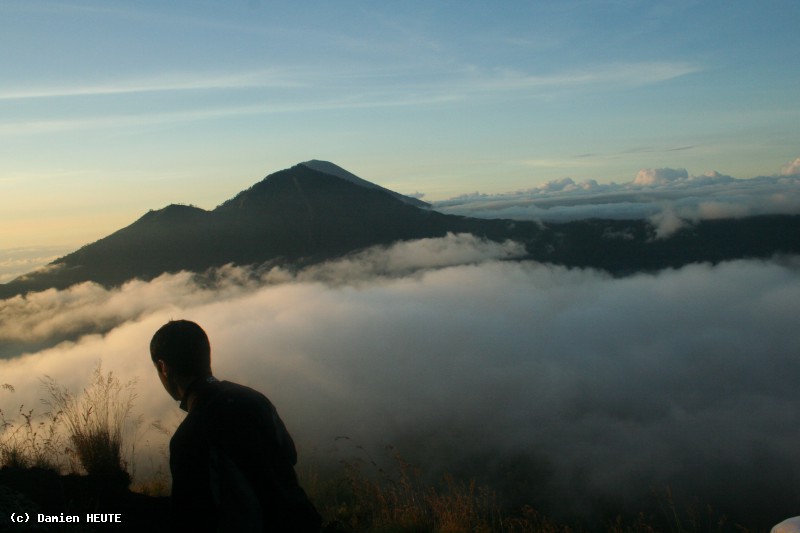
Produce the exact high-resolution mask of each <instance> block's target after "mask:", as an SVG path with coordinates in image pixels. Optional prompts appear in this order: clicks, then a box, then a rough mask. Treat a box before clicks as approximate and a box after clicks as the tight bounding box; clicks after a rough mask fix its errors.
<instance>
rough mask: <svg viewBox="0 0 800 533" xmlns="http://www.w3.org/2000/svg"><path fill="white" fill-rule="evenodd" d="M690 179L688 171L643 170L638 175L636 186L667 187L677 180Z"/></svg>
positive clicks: (672, 169)
mask: <svg viewBox="0 0 800 533" xmlns="http://www.w3.org/2000/svg"><path fill="white" fill-rule="evenodd" d="M685 179H689V173H688V172H686V169H684V168H681V169H674V168H643V169H641V170H640V171H639V173H638V174H636V179H634V180H633V184H634V185H666V184H669V183H673V182H675V181H677V180H685Z"/></svg>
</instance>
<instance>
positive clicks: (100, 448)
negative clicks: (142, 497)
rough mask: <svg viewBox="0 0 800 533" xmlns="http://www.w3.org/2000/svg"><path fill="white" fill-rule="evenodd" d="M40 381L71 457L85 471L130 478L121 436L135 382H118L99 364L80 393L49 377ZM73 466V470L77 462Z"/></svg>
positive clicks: (123, 432)
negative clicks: (58, 418)
mask: <svg viewBox="0 0 800 533" xmlns="http://www.w3.org/2000/svg"><path fill="white" fill-rule="evenodd" d="M43 383H44V387H45V390H46V391H47V394H48V399H46V400H45V403H46V404H47V405H49V406H50V407H51V409H52V410H54V411H58V412H60V413H61V419H62V421H63V424H64V426H65V427H66V430H67V434H68V436H69V441H70V444H71V446H70V448H69V453H70V457H71V458H73V459H76V460H77V463H78V464H79V465H80V466H81V467H82V468H83V470H84V471H85V472H86V473H87V474H90V475H103V476H121V475H124V476H128V477H129V475H128V471H127V467H128V463H127V461H125V457H124V455H125V454H124V449H123V439H124V435H125V432H126V424H127V422H129V421H130V417H131V411H132V409H133V401H134V399H135V398H136V394H135V392H134V382H133V381H129V382H127V383H121V382H120V381H119V379H117V377H116V376H114V375H113V373H111V372H109V373H108V374H104V373H103V371H102V368H101V366H100V365H98V366H97V367H96V368H95V370H94V372H93V374H92V379H91V382H90V384H89V386H88V387H86V388H85V389H84V390H83V393H82V394H81V395H79V396H76V395H74V394H72V393H71V392H70V391H69V390H67V389H66V388H64V387H62V386H60V385H59V384H58V383H56V381H55V380H53V379H52V378H50V377H46V378H45V379H44V381H43ZM73 462H74V461H73ZM72 466H73V469H75V468H74V467H75V466H77V465H75V464H73V465H72Z"/></svg>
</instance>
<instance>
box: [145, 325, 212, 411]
mask: <svg viewBox="0 0 800 533" xmlns="http://www.w3.org/2000/svg"><path fill="white" fill-rule="evenodd" d="M150 357H151V358H152V359H153V364H155V365H156V369H157V370H158V373H159V376H160V377H161V381H162V383H163V384H164V388H165V389H167V392H169V393H170V395H172V397H173V398H175V399H180V396H181V394H182V393H181V392H179V387H180V388H183V387H184V386H185V383H187V382H188V381H189V380H190V379H192V378H203V377H207V376H210V375H211V345H210V344H209V342H208V336H207V335H206V332H205V331H203V328H201V327H200V326H198V325H197V324H195V323H194V322H191V321H189V320H171V321H169V322H167V323H166V324H164V325H163V326H161V328H159V330H158V331H156V333H155V335H153V339H152V340H151V341H150Z"/></svg>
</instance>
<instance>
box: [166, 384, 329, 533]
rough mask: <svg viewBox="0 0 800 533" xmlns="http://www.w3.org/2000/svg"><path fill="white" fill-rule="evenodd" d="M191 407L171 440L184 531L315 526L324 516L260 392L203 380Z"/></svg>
mask: <svg viewBox="0 0 800 533" xmlns="http://www.w3.org/2000/svg"><path fill="white" fill-rule="evenodd" d="M190 394H192V395H195V399H194V401H193V403H192V409H191V411H190V412H189V414H188V415H187V416H186V418H185V419H184V421H183V422H182V423H181V425H180V426H179V427H178V429H177V431H176V432H175V435H173V437H172V440H171V441H170V470H171V472H172V501H173V509H174V513H175V522H176V524H175V525H176V529H177V530H179V531H236V532H250V531H254V532H262V531H271V532H282V531H287V532H288V531H291V532H298V533H299V532H306V531H308V532H311V531H319V529H320V517H319V514H318V513H317V512H316V510H315V509H314V506H313V505H312V504H311V502H310V501H309V500H308V497H307V496H306V494H305V492H304V491H303V489H302V488H301V487H300V486H299V484H298V482H297V475H296V474H295V471H294V465H295V463H296V462H297V452H296V451H295V447H294V442H293V441H292V438H291V437H290V436H289V433H288V432H287V431H286V427H285V426H284V425H283V422H282V421H281V419H280V417H279V416H278V413H277V412H276V410H275V407H274V406H273V405H272V403H271V402H270V401H269V400H268V399H267V398H266V397H265V396H264V395H263V394H261V393H260V392H257V391H255V390H253V389H250V388H248V387H245V386H242V385H237V384H235V383H230V382H227V381H217V380H215V379H214V378H209V379H207V380H198V381H197V382H195V383H194V384H192V386H191V387H190V389H189V390H188V391H187V394H186V395H185V396H186V397H188V396H189V395H190Z"/></svg>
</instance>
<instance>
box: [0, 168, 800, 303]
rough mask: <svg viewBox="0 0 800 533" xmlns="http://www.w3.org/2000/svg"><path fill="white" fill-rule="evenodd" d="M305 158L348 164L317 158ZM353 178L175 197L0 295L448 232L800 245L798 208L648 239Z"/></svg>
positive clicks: (595, 251)
mask: <svg viewBox="0 0 800 533" xmlns="http://www.w3.org/2000/svg"><path fill="white" fill-rule="evenodd" d="M312 161H315V160H312ZM312 166H316V167H317V168H333V167H335V168H333V171H336V170H335V169H340V171H341V172H340V171H336V172H338V173H340V174H342V173H345V172H347V171H345V170H344V169H341V167H337V166H335V165H333V164H332V163H327V162H317V163H315V164H313V165H312ZM347 174H348V175H349V173H347ZM353 176H354V175H353ZM356 178H357V179H356V180H353V179H348V177H347V175H345V176H344V177H340V176H336V175H333V174H328V173H325V172H321V171H319V170H315V169H314V168H311V166H309V165H308V164H307V163H300V164H297V165H295V166H293V167H291V168H288V169H284V170H280V171H278V172H275V173H272V174H270V175H268V176H267V177H265V178H263V179H262V180H261V181H259V182H257V183H255V184H253V185H252V186H251V187H249V188H248V189H245V190H243V191H241V192H240V193H238V194H237V195H235V196H234V197H233V198H231V199H229V200H227V201H225V202H223V203H222V204H220V205H219V206H217V207H216V208H215V209H213V210H211V211H208V210H204V209H201V208H199V207H194V206H187V205H181V204H170V205H168V206H166V207H164V208H162V209H159V210H151V211H149V212H147V213H145V214H144V215H143V216H141V217H140V218H139V219H137V220H136V221H134V222H133V223H132V224H130V225H128V226H126V227H124V228H121V229H119V230H117V231H115V232H113V233H111V234H110V235H108V236H106V237H104V238H102V239H100V240H98V241H96V242H94V243H91V244H87V245H86V246H83V247H81V248H79V249H78V250H76V251H74V252H72V253H70V254H67V255H65V256H63V257H61V258H59V259H56V260H55V261H53V262H52V263H50V265H48V266H47V267H46V268H44V269H43V270H40V271H34V272H31V273H28V274H25V275H23V276H20V277H18V278H16V279H15V280H12V281H10V282H8V283H6V284H4V285H0V298H7V297H10V296H14V295H17V294H22V293H25V292H29V291H38V290H44V289H49V288H56V289H63V288H66V287H68V286H70V285H73V284H75V283H80V282H83V281H94V282H97V283H100V284H103V285H106V286H116V285H120V284H122V283H124V282H125V281H128V280H130V279H143V280H149V279H153V278H155V277H157V276H159V275H161V274H163V273H166V272H178V271H181V270H188V271H192V272H198V273H199V272H204V271H206V270H208V269H211V268H215V267H220V266H223V265H226V264H237V265H259V264H263V263H268V262H270V263H280V264H311V263H315V262H320V261H324V260H328V259H332V258H336V257H340V256H343V255H346V254H349V253H353V252H356V251H358V250H361V249H364V248H367V247H370V246H375V245H389V244H392V243H394V242H398V241H404V240H412V239H420V238H434V237H443V236H445V235H447V234H448V233H471V234H473V235H476V236H478V237H480V238H485V239H489V240H493V241H498V242H501V241H505V240H509V239H510V240H514V241H517V242H519V243H521V244H522V245H523V246H524V247H525V250H526V251H527V255H526V256H525V257H524V258H523V259H532V260H536V261H541V262H546V263H553V264H559V265H564V266H568V267H580V268H596V269H601V270H605V271H607V272H609V273H611V274H614V275H626V274H631V273H634V272H637V271H643V270H645V271H648V270H649V271H652V270H659V269H663V268H675V267H679V266H682V265H685V264H688V263H692V262H704V261H706V262H718V261H724V260H728V259H740V258H750V257H760V258H763V257H769V256H772V255H775V254H781V253H786V254H797V253H800V215H772V216H761V217H750V218H747V219H730V220H719V221H703V222H697V223H695V224H693V225H690V226H689V227H687V228H684V229H682V230H679V231H678V232H676V233H675V234H674V235H672V236H670V237H668V238H663V239H658V238H656V236H655V230H654V228H653V227H652V226H651V225H650V224H649V223H648V222H646V221H644V220H627V221H619V220H616V221H615V220H600V219H588V220H582V221H575V222H569V223H563V224H547V225H544V224H539V223H536V222H533V221H520V220H506V219H478V218H471V217H464V216H458V215H446V214H443V213H439V212H437V211H435V210H433V209H430V208H427V207H419V206H417V205H414V202H408V201H406V200H407V199H406V200H404V199H403V198H405V197H403V198H401V197H402V195H399V194H397V193H394V192H393V191H388V190H387V189H384V188H383V187H380V186H377V185H375V184H371V183H370V182H367V181H366V180H362V179H361V178H358V177H357V176H356ZM615 236H616V237H615ZM619 236H624V238H620V237H619Z"/></svg>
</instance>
